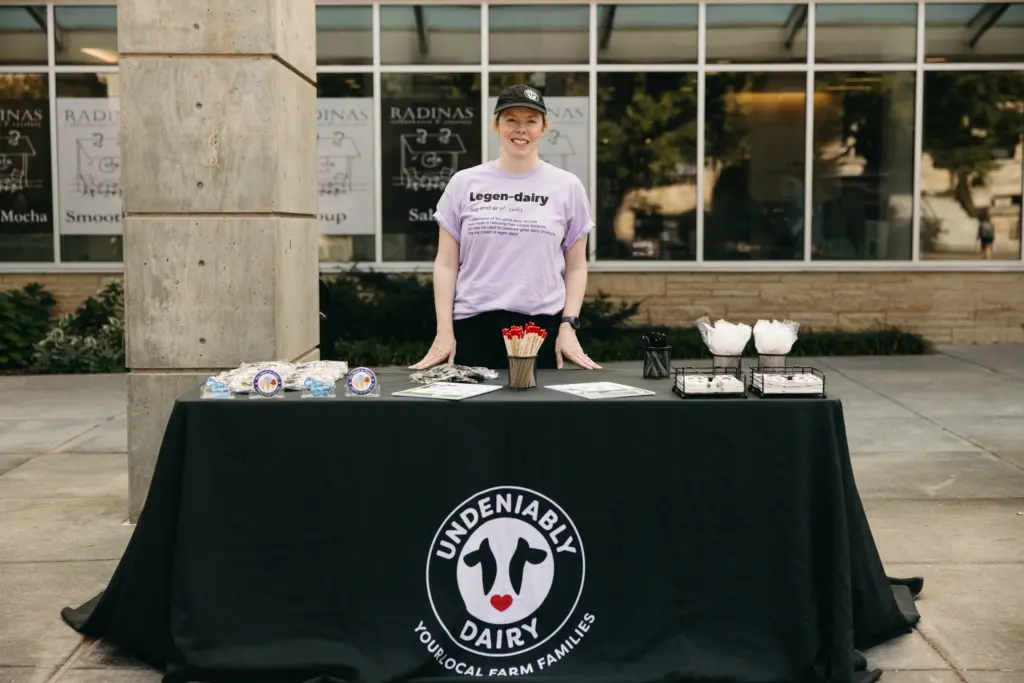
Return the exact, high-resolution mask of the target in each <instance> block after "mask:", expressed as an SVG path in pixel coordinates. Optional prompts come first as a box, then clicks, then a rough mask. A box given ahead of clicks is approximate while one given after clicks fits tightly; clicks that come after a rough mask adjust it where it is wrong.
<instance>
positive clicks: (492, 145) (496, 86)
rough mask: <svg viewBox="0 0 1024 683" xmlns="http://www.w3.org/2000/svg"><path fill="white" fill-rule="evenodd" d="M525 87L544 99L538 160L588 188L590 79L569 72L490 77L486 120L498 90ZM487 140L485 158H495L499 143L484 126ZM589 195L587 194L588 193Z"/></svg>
mask: <svg viewBox="0 0 1024 683" xmlns="http://www.w3.org/2000/svg"><path fill="white" fill-rule="evenodd" d="M517 83H527V84H529V85H531V86H533V87H534V88H536V89H537V90H539V91H540V93H541V94H542V95H543V96H544V103H545V104H546V105H547V108H548V131H547V133H545V134H544V137H543V138H542V139H541V143H540V156H541V158H542V159H544V161H546V162H548V163H549V164H552V165H554V166H557V167H558V168H561V169H565V170H566V171H569V172H570V173H575V174H576V177H578V178H579V179H580V180H581V181H583V187H588V186H589V185H590V180H589V179H590V156H589V151H590V144H589V143H590V116H588V112H589V110H590V98H589V97H588V96H587V95H588V92H589V90H590V75H589V74H587V73H573V72H547V73H545V72H543V71H541V72H536V71H535V72H532V73H529V74H526V73H492V74H491V76H490V91H491V92H490V97H489V98H488V100H487V112H486V113H487V116H488V117H491V118H493V117H492V116H491V112H493V111H494V105H495V104H497V101H498V93H500V92H501V91H502V89H504V88H506V87H508V86H511V85H516V84H517ZM488 129H489V130H490V136H489V138H488V144H487V154H488V157H489V158H490V159H497V158H498V151H499V149H500V146H499V145H500V143H499V142H498V134H497V133H496V132H495V130H494V127H493V126H488ZM588 195H589V193H588Z"/></svg>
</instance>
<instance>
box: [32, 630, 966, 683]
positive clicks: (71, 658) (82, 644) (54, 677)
mask: <svg viewBox="0 0 1024 683" xmlns="http://www.w3.org/2000/svg"><path fill="white" fill-rule="evenodd" d="M93 642H94V639H92V638H85V637H83V638H82V639H81V640H80V641H78V645H76V646H75V649H74V650H72V651H71V654H69V655H68V657H67V659H65V660H64V663H63V664H61V665H60V666H58V667H57V670H56V671H54V672H53V674H51V676H50V677H49V678H47V679H46V683H55V681H58V680H60V678H61V676H63V675H64V674H66V673H67V672H68V669H70V668H71V665H72V664H74V663H75V662H76V661H78V658H79V657H80V656H81V654H82V652H84V651H85V649H86V645H92V643H93ZM965 683H966V682H965Z"/></svg>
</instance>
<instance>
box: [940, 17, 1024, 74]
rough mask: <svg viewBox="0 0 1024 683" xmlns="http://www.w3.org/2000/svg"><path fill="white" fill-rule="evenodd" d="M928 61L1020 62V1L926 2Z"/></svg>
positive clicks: (1023, 54) (1023, 49) (1023, 34)
mask: <svg viewBox="0 0 1024 683" xmlns="http://www.w3.org/2000/svg"><path fill="white" fill-rule="evenodd" d="M924 21H925V32H924V54H925V60H926V61H928V62H932V63H934V62H1024V3H1021V2H991V3H980V2H977V3H959V4H953V5H947V4H945V3H937V2H936V3H928V4H927V5H926V6H925V13H924Z"/></svg>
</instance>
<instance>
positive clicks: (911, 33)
mask: <svg viewBox="0 0 1024 683" xmlns="http://www.w3.org/2000/svg"><path fill="white" fill-rule="evenodd" d="M815 15H816V16H815V29H814V30H815V40H814V59H815V61H817V62H846V63H851V62H852V63H859V64H870V63H880V62H913V61H914V60H915V59H916V58H917V57H916V55H917V5H913V4H909V3H907V4H888V3H886V4H883V5H876V4H873V3H867V2H859V3H851V4H842V5H832V4H828V5H824V4H822V5H818V6H817V7H816V9H815Z"/></svg>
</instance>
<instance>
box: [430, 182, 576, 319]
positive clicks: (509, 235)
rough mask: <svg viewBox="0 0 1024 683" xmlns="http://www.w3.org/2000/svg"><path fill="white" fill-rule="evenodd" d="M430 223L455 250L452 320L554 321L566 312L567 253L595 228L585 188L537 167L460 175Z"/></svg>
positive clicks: (438, 206)
mask: <svg viewBox="0 0 1024 683" xmlns="http://www.w3.org/2000/svg"><path fill="white" fill-rule="evenodd" d="M434 218H435V219H436V220H437V222H438V224H439V225H440V226H441V227H442V228H444V229H445V230H447V231H448V232H449V233H450V234H451V236H452V237H454V238H455V241H456V242H458V243H459V273H458V277H457V279H456V282H455V309H454V311H453V317H454V319H455V320H459V319H462V318H468V317H469V316H472V315H476V314H478V313H483V312H486V311H495V310H507V311H515V312H517V313H523V314H526V315H552V314H555V313H558V312H559V311H561V310H562V308H563V307H564V306H565V282H564V280H563V277H564V274H565V252H566V251H567V250H568V249H569V248H570V247H571V246H573V245H574V244H575V243H576V242H577V241H578V240H579V239H581V238H583V237H585V236H586V235H587V233H589V232H590V230H591V229H592V228H593V226H594V221H593V218H592V217H591V213H590V204H589V203H588V202H587V193H586V190H584V189H583V183H581V182H580V179H579V178H577V177H576V176H575V175H573V174H572V173H569V172H568V171H563V170H562V169H560V168H557V167H555V166H552V165H551V164H548V163H545V162H541V164H540V165H539V166H537V167H536V168H535V169H533V170H532V171H529V172H527V173H519V174H512V173H506V172H504V171H502V170H501V169H499V168H498V167H497V166H495V165H494V164H491V163H487V164H481V165H480V166H474V167H473V168H468V169H464V170H462V171H459V172H458V173H456V174H455V175H454V176H452V179H451V180H450V181H449V182H448V186H447V187H446V188H445V191H444V195H442V197H441V200H440V201H439V202H438V204H437V211H436V212H435V213H434Z"/></svg>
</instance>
